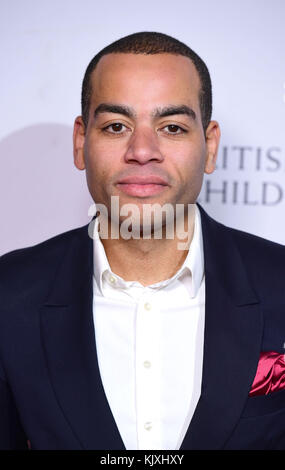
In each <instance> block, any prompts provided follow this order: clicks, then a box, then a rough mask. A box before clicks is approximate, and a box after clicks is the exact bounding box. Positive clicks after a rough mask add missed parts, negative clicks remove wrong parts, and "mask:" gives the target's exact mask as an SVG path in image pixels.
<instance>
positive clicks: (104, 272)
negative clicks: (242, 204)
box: [0, 32, 285, 450]
mask: <svg viewBox="0 0 285 470" xmlns="http://www.w3.org/2000/svg"><path fill="white" fill-rule="evenodd" d="M219 138H220V130H219V125H218V123H217V122H216V121H213V120H211V81H210V76H209V73H208V70H207V67H206V65H205V64H204V62H203V61H202V60H201V59H200V58H199V57H198V56H197V55H196V54H195V53H194V52H193V51H192V50H191V49H189V48H188V47H187V46H186V45H185V44H182V43H181V42H179V41H177V40H176V39H174V38H171V37H169V36H166V35H164V34H160V33H151V32H146V33H136V34H133V35H130V36H127V37H125V38H122V39H120V40H119V41H116V42H115V43H113V44H111V45H110V46H108V47H107V48H105V49H103V51H101V52H100V53H99V54H97V56H95V58H94V59H92V61H91V62H90V64H89V66H88V68H87V71H86V74H85V77H84V81H83V87H82V116H80V117H78V118H77V119H76V120H75V126H74V162H75V165H76V167H77V168H78V169H80V170H86V176H87V183H88V187H89V191H90V193H91V195H92V197H93V199H94V202H95V204H96V206H95V207H96V208H95V212H96V214H97V217H95V218H94V219H93V221H92V223H91V224H90V226H89V227H88V226H84V227H81V228H77V229H75V230H71V231H69V232H67V233H63V234H60V235H58V236H57V237H54V238H52V239H50V240H47V241H45V242H43V243H40V244H38V245H36V246H34V247H29V248H25V249H21V250H16V251H14V252H11V253H8V254H6V255H4V256H2V258H1V260H0V281H1V284H0V296H1V307H0V313H1V315H0V354H1V356H0V357H1V369H0V377H1V380H0V384H1V395H0V398H1V413H2V417H1V424H0V427H1V432H0V439H1V441H0V442H1V447H2V448H5V449H15V448H25V447H26V446H27V441H28V442H29V446H30V447H31V448H32V449H110V450H115V449H128V450H131V449H172V450H174V449H271V448H272V449H285V364H284V357H283V353H284V349H283V345H284V341H285V295H284V265H285V249H284V247H283V246H281V245H278V244H276V243H272V242H269V241H266V240H264V239H262V238H260V237H256V236H253V235H250V234H247V233H244V232H241V231H238V230H234V229H230V228H227V227H225V226H224V225H222V224H220V223H218V222H216V221H214V220H213V219H211V218H210V217H209V216H208V215H207V214H206V212H205V211H204V210H203V209H202V208H201V207H200V206H199V205H198V204H196V200H197V197H198V195H199V192H200V189H201V185H202V180H203V174H204V172H206V173H208V174H210V173H212V172H213V171H214V169H215V163H216V159H217V152H218V144H219ZM113 202H114V203H115V204H116V206H115V209H116V210H115V209H114V207H112V204H113ZM149 206H150V207H151V208H153V212H152V213H151V217H150V219H148V221H145V219H144V215H145V213H146V212H145V208H146V207H149ZM181 207H182V208H183V211H181V210H180V212H179V210H178V209H181ZM98 208H99V209H100V210H99V211H98ZM104 208H105V209H106V211H105V212H104ZM174 208H175V209H176V208H177V212H176V211H174V210H173V211H172V209H174ZM160 209H163V211H159V210H160ZM164 209H165V210H164ZM129 212H131V217H130V218H129V219H128V216H129ZM159 215H160V216H161V218H160V219H159V217H158V216H159ZM171 216H173V217H174V218H173V220H172V221H171ZM159 220H160V221H161V224H160V227H159ZM157 221H158V224H156V222H157ZM104 227H105V229H104V230H103V228H104ZM169 227H170V228H175V233H174V230H173V232H172V234H173V236H169V232H168V231H167V230H168V228H169ZM122 228H124V230H121V229H122ZM159 229H160V232H159ZM159 233H160V236H157V234H158V235H159ZM128 234H129V235H130V236H129V235H128ZM185 240H186V242H185ZM181 241H184V242H185V243H184V245H183V244H182V248H181ZM264 371H266V372H264ZM262 374H263V375H262ZM256 395H258V396H256Z"/></svg>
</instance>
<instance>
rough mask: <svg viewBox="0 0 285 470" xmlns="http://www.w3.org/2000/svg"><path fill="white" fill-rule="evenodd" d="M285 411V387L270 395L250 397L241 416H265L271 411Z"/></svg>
mask: <svg viewBox="0 0 285 470" xmlns="http://www.w3.org/2000/svg"><path fill="white" fill-rule="evenodd" d="M282 409H284V411H285V389H283V390H280V391H278V392H273V393H270V394H268V395H257V396H255V397H249V398H248V400H247V402H246V405H245V408H244V410H243V412H242V415H241V418H252V417H254V416H263V415H267V414H269V413H276V412H278V411H282Z"/></svg>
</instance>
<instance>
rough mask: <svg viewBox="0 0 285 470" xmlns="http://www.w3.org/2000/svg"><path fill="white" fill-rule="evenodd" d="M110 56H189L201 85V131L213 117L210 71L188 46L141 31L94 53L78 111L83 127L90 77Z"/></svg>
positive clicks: (86, 110) (89, 90)
mask: <svg viewBox="0 0 285 470" xmlns="http://www.w3.org/2000/svg"><path fill="white" fill-rule="evenodd" d="M111 53H131V54H160V53H170V54H177V55H182V56H185V57H189V59H191V61H192V62H193V64H194V66H195V68H196V70H197V72H198V75H199V78H200V82H201V88H200V96H199V101H200V110H201V117H202V124H203V128H204V131H205V130H206V129H207V127H208V124H209V122H210V120H211V115H212V84H211V77H210V74H209V70H208V68H207V66H206V64H205V63H204V61H203V60H202V59H201V58H200V57H199V56H198V54H196V52H194V51H193V50H192V49H190V47H188V46H186V44H184V43H183V42H180V41H178V39H175V38H173V37H171V36H168V35H167V34H163V33H157V32H151V31H143V32H140V33H134V34H130V35H128V36H125V37H123V38H121V39H118V40H117V41H115V42H113V43H112V44H109V45H108V46H106V47H105V48H104V49H102V50H101V51H100V52H98V54H96V55H95V56H94V57H93V59H92V60H91V62H90V63H89V65H88V67H87V69H86V72H85V75H84V78H83V83H82V94H81V109H82V118H83V122H84V125H85V127H87V124H88V115H89V108H90V100H91V95H92V85H91V79H90V78H91V74H92V72H93V70H94V69H95V67H96V65H97V64H98V62H99V60H100V59H101V57H102V56H104V55H107V54H111Z"/></svg>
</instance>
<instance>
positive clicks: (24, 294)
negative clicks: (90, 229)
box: [0, 226, 87, 305]
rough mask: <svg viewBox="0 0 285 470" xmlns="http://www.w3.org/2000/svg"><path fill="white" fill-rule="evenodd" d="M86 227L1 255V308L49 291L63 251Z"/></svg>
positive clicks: (40, 295) (80, 235) (34, 297)
mask: <svg viewBox="0 0 285 470" xmlns="http://www.w3.org/2000/svg"><path fill="white" fill-rule="evenodd" d="M86 227H87V226H83V227H78V228H75V229H72V230H69V231H67V232H64V233H60V234H58V235H56V236H54V237H52V238H49V239H48V240H45V241H43V242H41V243H38V244H36V245H33V246H29V247H26V248H20V249H17V250H13V251H10V252H9V253H5V254H4V255H2V256H1V257H0V296H1V300H2V305H3V303H4V305H5V300H7V299H9V303H10V302H11V301H12V299H13V302H19V301H27V300H28V299H29V297H32V298H33V299H36V298H37V297H38V296H39V297H42V296H43V295H45V293H46V292H47V289H48V287H49V283H48V280H49V279H53V277H54V275H55V272H56V270H57V267H58V266H59V264H60V262H61V260H62V258H63V256H64V254H65V252H66V250H67V248H68V247H69V246H70V244H71V243H72V242H73V241H74V240H76V239H78V238H80V237H82V234H83V233H84V232H86V231H87V229H86Z"/></svg>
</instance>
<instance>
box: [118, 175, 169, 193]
mask: <svg viewBox="0 0 285 470" xmlns="http://www.w3.org/2000/svg"><path fill="white" fill-rule="evenodd" d="M116 186H117V187H118V188H119V189H120V190H121V191H122V192H123V193H125V194H127V195H129V196H135V197H148V196H153V195H155V194H159V193H161V192H163V191H165V190H166V188H167V187H169V185H168V183H167V182H166V181H165V180H164V179H162V178H160V177H158V176H148V177H143V176H137V177H135V176H132V177H130V176H129V177H127V178H124V179H122V180H120V181H118V183H117V185H116Z"/></svg>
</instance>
